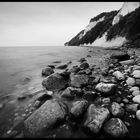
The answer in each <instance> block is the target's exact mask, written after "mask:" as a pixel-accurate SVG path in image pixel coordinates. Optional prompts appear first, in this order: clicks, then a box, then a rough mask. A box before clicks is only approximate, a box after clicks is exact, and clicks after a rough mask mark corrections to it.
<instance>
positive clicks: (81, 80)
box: [70, 74, 89, 88]
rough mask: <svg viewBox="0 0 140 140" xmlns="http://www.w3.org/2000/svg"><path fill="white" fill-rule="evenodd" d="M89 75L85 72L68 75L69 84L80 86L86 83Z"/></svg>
mask: <svg viewBox="0 0 140 140" xmlns="http://www.w3.org/2000/svg"><path fill="white" fill-rule="evenodd" d="M88 80H89V77H88V76H87V75H85V74H81V75H78V74H77V75H73V74H71V75H70V85H71V86H73V87H78V88H79V87H82V86H84V85H87V84H88Z"/></svg>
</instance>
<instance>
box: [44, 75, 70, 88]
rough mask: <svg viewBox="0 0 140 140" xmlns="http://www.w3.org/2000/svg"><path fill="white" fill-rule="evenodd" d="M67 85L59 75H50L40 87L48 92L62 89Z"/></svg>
mask: <svg viewBox="0 0 140 140" xmlns="http://www.w3.org/2000/svg"><path fill="white" fill-rule="evenodd" d="M67 84H68V82H67V80H66V79H65V78H64V77H63V76H61V75H60V74H59V73H54V74H51V75H50V76H48V77H47V78H45V79H44V80H43V81H42V85H43V86H44V87H45V88H46V89H47V90H49V91H53V90H59V89H63V88H65V87H66V85H67Z"/></svg>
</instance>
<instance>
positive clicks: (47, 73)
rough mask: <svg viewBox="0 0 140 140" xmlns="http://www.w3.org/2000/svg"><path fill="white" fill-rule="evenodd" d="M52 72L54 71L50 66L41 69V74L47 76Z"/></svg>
mask: <svg viewBox="0 0 140 140" xmlns="http://www.w3.org/2000/svg"><path fill="white" fill-rule="evenodd" d="M52 73H54V71H53V69H52V68H51V67H46V68H44V69H43V70H42V76H49V75H51V74H52Z"/></svg>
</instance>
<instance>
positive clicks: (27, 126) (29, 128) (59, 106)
mask: <svg viewBox="0 0 140 140" xmlns="http://www.w3.org/2000/svg"><path fill="white" fill-rule="evenodd" d="M66 114H67V112H66V106H65V105H64V104H63V103H62V102H60V101H56V100H48V101H46V102H45V103H44V104H43V105H42V106H41V107H40V108H39V109H38V110H36V111H35V112H34V113H33V114H32V115H31V116H29V117H28V118H27V119H26V120H25V121H24V131H23V132H24V135H25V137H38V136H41V134H42V133H43V132H44V131H48V130H50V129H51V128H53V127H54V126H55V125H56V124H58V123H60V122H61V121H64V120H65V117H66Z"/></svg>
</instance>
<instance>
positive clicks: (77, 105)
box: [70, 100, 88, 118]
mask: <svg viewBox="0 0 140 140" xmlns="http://www.w3.org/2000/svg"><path fill="white" fill-rule="evenodd" d="M87 107H88V101H87V100H81V101H76V102H74V103H73V105H72V108H71V110H70V114H71V116H72V117H74V118H79V117H81V115H83V113H84V112H85V111H86V109H87Z"/></svg>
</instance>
